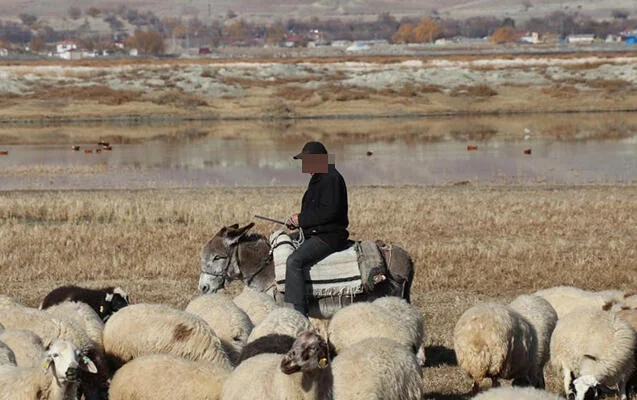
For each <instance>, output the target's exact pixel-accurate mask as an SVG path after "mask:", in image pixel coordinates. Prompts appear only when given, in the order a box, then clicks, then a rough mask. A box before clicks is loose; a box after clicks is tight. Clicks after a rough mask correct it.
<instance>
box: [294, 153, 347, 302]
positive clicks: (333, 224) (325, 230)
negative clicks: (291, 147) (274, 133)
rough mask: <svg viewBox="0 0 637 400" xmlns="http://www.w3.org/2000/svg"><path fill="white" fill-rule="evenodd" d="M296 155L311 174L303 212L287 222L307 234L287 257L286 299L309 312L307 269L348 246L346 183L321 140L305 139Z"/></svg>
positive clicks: (297, 235) (304, 170)
mask: <svg viewBox="0 0 637 400" xmlns="http://www.w3.org/2000/svg"><path fill="white" fill-rule="evenodd" d="M293 158H294V159H297V160H298V159H300V160H301V162H302V169H301V170H302V172H303V173H309V174H310V175H311V176H312V177H311V178H310V182H309V184H308V187H307V190H306V191H305V194H304V195H303V201H302V204H301V212H300V213H299V214H292V215H291V216H290V217H289V218H288V219H287V221H286V222H285V224H286V226H287V227H288V228H289V229H296V228H299V229H301V230H302V233H303V237H304V238H305V240H304V241H303V243H302V244H301V245H300V246H299V247H298V248H297V249H296V250H295V251H294V252H293V253H292V254H291V255H290V256H289V257H288V259H287V263H286V271H285V302H286V303H288V304H289V305H291V306H292V307H294V309H295V310H297V311H299V312H301V313H302V314H303V315H307V314H308V307H307V294H306V289H305V276H306V270H307V269H309V268H310V267H311V266H312V265H314V264H316V263H317V262H319V261H320V260H322V259H324V258H325V257H327V256H328V255H330V254H332V253H334V252H337V251H341V250H343V249H345V247H347V238H348V236H349V232H347V226H348V225H349V220H348V218H347V187H346V185H345V180H344V179H343V176H342V175H341V174H340V173H339V172H338V170H337V169H336V167H335V165H334V163H333V162H330V161H329V158H328V154H327V150H326V149H325V146H323V144H322V143H320V142H308V143H306V144H305V146H303V150H302V151H301V153H299V154H297V155H296V156H294V157H293ZM290 236H291V237H292V238H293V239H294V240H298V238H299V236H300V235H299V232H295V233H293V234H292V235H290Z"/></svg>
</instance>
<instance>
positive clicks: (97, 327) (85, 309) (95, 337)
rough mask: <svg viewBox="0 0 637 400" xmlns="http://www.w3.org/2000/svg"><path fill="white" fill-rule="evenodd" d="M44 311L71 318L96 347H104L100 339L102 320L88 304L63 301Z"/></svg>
mask: <svg viewBox="0 0 637 400" xmlns="http://www.w3.org/2000/svg"><path fill="white" fill-rule="evenodd" d="M45 311H46V312H47V313H49V314H51V315H53V316H56V317H61V318H69V319H71V320H72V321H73V322H75V323H76V324H77V325H79V326H81V327H82V328H83V329H84V331H85V332H86V333H87V334H88V336H89V338H90V339H91V340H92V341H93V343H94V344H95V346H96V348H98V349H103V348H104V343H103V340H102V335H103V333H104V322H102V319H101V318H100V317H99V315H97V313H96V312H95V311H94V310H93V308H91V306H89V305H88V304H86V303H81V302H77V301H64V302H62V303H58V304H55V305H53V306H51V307H49V308H47V309H46V310H45Z"/></svg>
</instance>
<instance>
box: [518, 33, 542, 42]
mask: <svg viewBox="0 0 637 400" xmlns="http://www.w3.org/2000/svg"><path fill="white" fill-rule="evenodd" d="M518 43H529V44H538V43H540V34H539V33H537V32H531V34H530V35H526V36H522V37H521V38H520V39H518Z"/></svg>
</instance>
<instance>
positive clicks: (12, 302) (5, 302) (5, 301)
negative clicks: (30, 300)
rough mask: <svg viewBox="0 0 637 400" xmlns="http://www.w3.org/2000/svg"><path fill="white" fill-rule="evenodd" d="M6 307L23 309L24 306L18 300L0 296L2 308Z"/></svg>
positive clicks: (0, 306)
mask: <svg viewBox="0 0 637 400" xmlns="http://www.w3.org/2000/svg"><path fill="white" fill-rule="evenodd" d="M6 307H22V304H21V303H20V302H19V301H18V300H17V299H16V298H13V297H11V296H6V295H3V294H0V308H6Z"/></svg>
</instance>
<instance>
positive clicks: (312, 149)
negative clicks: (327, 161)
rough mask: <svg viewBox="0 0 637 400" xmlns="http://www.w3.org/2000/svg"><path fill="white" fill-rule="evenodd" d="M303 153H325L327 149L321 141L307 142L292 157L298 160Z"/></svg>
mask: <svg viewBox="0 0 637 400" xmlns="http://www.w3.org/2000/svg"><path fill="white" fill-rule="evenodd" d="M303 154H327V149H326V148H325V146H323V143H321V142H307V143H305V146H303V150H301V152H300V153H299V154H297V155H295V156H294V157H292V158H294V159H295V160H300V159H302V158H303Z"/></svg>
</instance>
